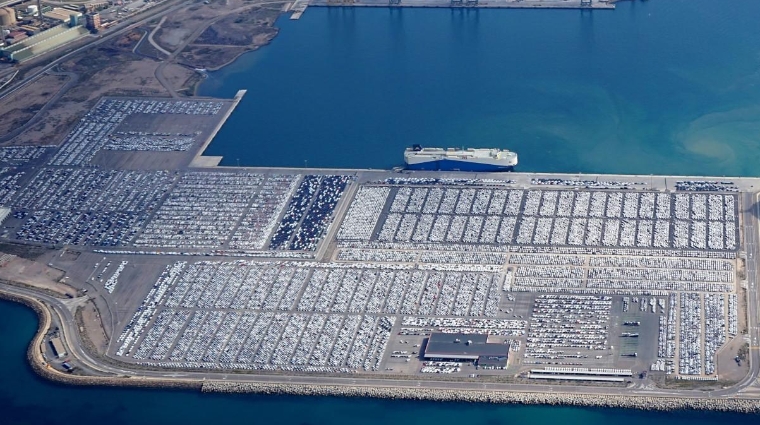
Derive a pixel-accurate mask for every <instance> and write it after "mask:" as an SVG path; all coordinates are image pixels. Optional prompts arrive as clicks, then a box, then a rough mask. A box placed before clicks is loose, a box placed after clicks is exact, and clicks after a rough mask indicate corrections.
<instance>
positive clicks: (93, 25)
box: [85, 13, 100, 30]
mask: <svg viewBox="0 0 760 425" xmlns="http://www.w3.org/2000/svg"><path fill="white" fill-rule="evenodd" d="M85 18H86V20H87V28H88V29H90V30H99V29H100V14H99V13H88V14H87V15H85Z"/></svg>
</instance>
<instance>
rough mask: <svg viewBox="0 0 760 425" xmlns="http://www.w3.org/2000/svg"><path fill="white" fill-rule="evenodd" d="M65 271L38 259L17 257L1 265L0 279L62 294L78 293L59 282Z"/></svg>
mask: <svg viewBox="0 0 760 425" xmlns="http://www.w3.org/2000/svg"><path fill="white" fill-rule="evenodd" d="M62 277H63V272H62V271H60V270H56V269H54V268H51V267H48V266H46V265H44V264H42V263H38V262H36V261H30V260H25V259H23V258H21V257H15V258H13V259H12V260H10V261H8V262H7V263H5V264H3V265H2V266H0V279H5V280H9V281H12V282H20V283H23V284H26V285H29V286H34V287H37V288H42V289H45V290H48V291H52V292H55V293H57V294H60V295H65V294H67V293H76V291H74V290H73V289H72V288H71V287H70V286H68V285H65V284H63V283H60V282H58V280H59V279H61V278H62Z"/></svg>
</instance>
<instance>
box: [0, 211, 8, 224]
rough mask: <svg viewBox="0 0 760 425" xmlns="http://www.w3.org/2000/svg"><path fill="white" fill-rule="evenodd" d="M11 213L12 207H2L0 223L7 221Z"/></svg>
mask: <svg viewBox="0 0 760 425" xmlns="http://www.w3.org/2000/svg"><path fill="white" fill-rule="evenodd" d="M9 215H11V209H10V208H8V207H0V224H3V223H4V222H5V219H6V218H8V216H9Z"/></svg>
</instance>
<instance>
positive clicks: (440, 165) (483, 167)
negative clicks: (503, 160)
mask: <svg viewBox="0 0 760 425" xmlns="http://www.w3.org/2000/svg"><path fill="white" fill-rule="evenodd" d="M513 168H514V167H513V166H511V165H508V166H507V165H496V164H479V163H477V162H469V161H454V160H451V159H442V160H439V161H428V162H421V163H418V164H407V166H406V169H407V170H424V171H479V172H496V171H512V169H513Z"/></svg>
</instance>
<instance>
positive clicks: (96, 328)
mask: <svg viewBox="0 0 760 425" xmlns="http://www.w3.org/2000/svg"><path fill="white" fill-rule="evenodd" d="M81 314H82V323H83V324H84V329H85V332H87V339H89V340H90V342H92V345H93V346H94V348H95V350H96V351H97V352H98V353H105V351H106V348H108V338H107V337H106V333H105V331H104V330H103V326H102V321H101V318H100V312H99V311H98V310H97V309H96V308H95V305H94V304H93V303H92V302H91V301H89V302H87V304H85V305H84V307H83V308H82V309H81Z"/></svg>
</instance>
